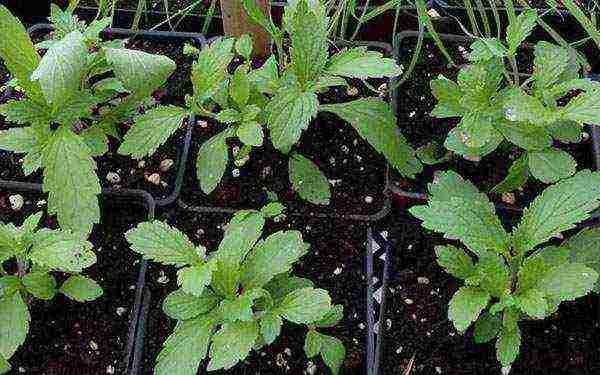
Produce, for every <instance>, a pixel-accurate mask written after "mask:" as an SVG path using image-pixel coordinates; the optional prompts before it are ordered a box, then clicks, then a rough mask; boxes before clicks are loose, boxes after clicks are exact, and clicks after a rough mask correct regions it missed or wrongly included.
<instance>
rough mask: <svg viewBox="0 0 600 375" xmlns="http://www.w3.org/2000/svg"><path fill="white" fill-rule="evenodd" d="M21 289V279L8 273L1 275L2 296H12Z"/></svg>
mask: <svg viewBox="0 0 600 375" xmlns="http://www.w3.org/2000/svg"><path fill="white" fill-rule="evenodd" d="M20 289H21V279H19V278H18V277H17V276H13V275H8V276H2V277H0V298H3V297H6V298H8V297H10V296H11V295H13V294H15V293H16V292H18V291H19V290H20Z"/></svg>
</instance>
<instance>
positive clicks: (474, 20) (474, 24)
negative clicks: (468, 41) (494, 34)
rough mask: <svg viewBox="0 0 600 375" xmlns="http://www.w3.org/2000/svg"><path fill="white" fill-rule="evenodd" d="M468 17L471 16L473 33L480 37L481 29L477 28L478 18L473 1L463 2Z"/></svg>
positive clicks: (466, 0)
mask: <svg viewBox="0 0 600 375" xmlns="http://www.w3.org/2000/svg"><path fill="white" fill-rule="evenodd" d="M463 4H464V6H465V10H466V11H467V16H469V22H470V23H471V33H472V34H473V35H475V36H480V35H481V33H480V32H479V27H478V26H477V18H476V17H475V11H474V10H473V4H472V3H471V0H463Z"/></svg>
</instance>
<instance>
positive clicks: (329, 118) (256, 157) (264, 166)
mask: <svg viewBox="0 0 600 375" xmlns="http://www.w3.org/2000/svg"><path fill="white" fill-rule="evenodd" d="M381 83H382V82H372V85H373V86H374V87H378V85H379V84H381ZM353 84H355V85H356V87H359V92H360V94H359V95H368V96H372V95H373V93H372V92H369V91H367V88H365V87H362V86H359V85H358V82H355V83H353ZM358 97H359V96H349V95H348V94H347V92H346V89H345V88H334V89H331V90H330V91H328V92H327V93H325V94H324V95H322V96H321V98H320V99H321V103H342V102H347V101H351V100H355V99H357V98H358ZM223 129H224V127H223V125H220V124H216V123H213V122H209V123H208V126H205V127H202V126H195V127H194V130H193V132H194V133H193V137H192V139H193V141H192V147H191V149H190V155H191V159H190V163H188V170H187V172H186V182H185V183H184V188H183V190H184V191H183V193H182V197H183V200H184V201H185V203H186V204H189V205H193V206H209V207H219V208H234V209H241V208H257V207H261V206H262V205H264V204H265V203H266V201H267V192H273V193H275V194H276V195H277V196H278V198H279V200H280V201H281V202H282V203H284V204H285V205H286V207H288V208H289V210H290V212H295V213H299V214H304V215H312V214H331V213H335V214H338V215H352V214H355V215H356V214H358V215H373V214H376V213H378V212H379V211H381V210H382V209H383V207H384V203H385V200H386V196H385V187H386V162H385V158H384V157H383V156H381V155H380V154H379V153H377V152H376V151H375V149H373V147H371V146H370V145H369V144H368V143H367V142H366V141H365V140H363V139H362V138H361V137H360V136H359V135H358V133H357V132H356V131H355V130H354V129H353V128H352V126H351V125H349V124H347V123H345V122H344V121H343V120H341V119H340V118H338V117H337V116H335V115H333V114H330V113H319V115H318V116H317V118H316V119H315V120H313V122H312V123H311V124H310V126H309V128H308V129H307V130H305V131H304V132H303V134H302V137H301V138H300V142H299V143H298V144H297V145H296V146H294V147H293V149H292V152H297V153H299V154H301V155H303V156H304V157H306V158H308V159H310V160H311V161H312V162H313V163H315V164H316V165H317V167H318V168H319V169H320V170H321V171H322V172H323V174H324V175H325V176H326V177H327V179H328V180H329V182H330V185H331V192H332V196H331V199H330V204H329V205H327V206H322V205H315V204H311V203H309V202H307V201H304V200H302V199H301V198H300V196H299V195H298V194H297V193H296V192H295V191H294V190H293V189H292V185H291V183H290V182H289V175H288V162H289V155H285V154H283V153H281V152H279V151H278V150H276V149H275V148H274V147H273V145H272V144H271V142H270V140H268V139H269V138H268V135H266V136H265V140H266V141H265V143H264V145H263V146H262V147H260V148H258V149H255V150H254V151H253V152H252V153H251V154H250V160H249V161H248V162H247V163H246V164H244V165H243V166H241V167H238V166H236V165H234V163H233V161H232V160H231V159H233V158H232V157H230V161H229V163H228V168H227V170H226V172H225V174H224V176H223V179H222V180H221V182H220V184H219V185H218V186H217V188H216V189H215V190H214V191H213V192H211V193H210V194H208V195H206V194H204V192H203V191H202V190H201V189H200V185H199V182H198V179H197V173H196V165H195V160H196V158H197V155H198V151H199V149H200V147H201V146H202V144H203V143H204V142H206V141H207V140H208V139H210V137H212V136H213V135H215V134H217V133H219V132H221V131H222V130H223ZM265 130H266V129H265ZM266 131H267V132H268V130H266ZM240 145H241V144H240V143H237V140H236V141H235V142H230V146H231V147H230V151H232V150H233V148H234V147H237V148H239V146H240Z"/></svg>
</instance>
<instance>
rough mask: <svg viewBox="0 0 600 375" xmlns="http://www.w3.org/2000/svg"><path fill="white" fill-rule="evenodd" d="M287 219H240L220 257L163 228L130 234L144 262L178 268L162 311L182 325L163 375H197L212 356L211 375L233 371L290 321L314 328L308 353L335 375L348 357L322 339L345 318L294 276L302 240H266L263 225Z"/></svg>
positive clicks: (170, 343)
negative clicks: (175, 287)
mask: <svg viewBox="0 0 600 375" xmlns="http://www.w3.org/2000/svg"><path fill="white" fill-rule="evenodd" d="M280 213H281V205H280V204H279V203H271V204H269V205H267V206H265V208H263V209H262V210H261V211H250V210H248V211H240V212H238V213H237V214H235V215H234V217H233V218H232V219H231V221H230V222H229V224H228V226H227V228H226V230H225V236H224V238H223V240H222V241H221V244H220V245H219V248H218V249H217V250H216V251H213V252H210V253H207V250H206V249H205V248H204V247H202V246H194V245H193V244H192V243H191V242H190V240H189V239H188V238H187V237H186V236H185V235H184V234H183V233H181V232H180V231H178V230H176V229H174V228H172V227H170V226H168V225H167V224H164V223H162V222H160V221H154V222H148V223H142V224H140V225H139V226H138V227H137V228H134V229H132V230H131V231H129V232H128V233H127V235H126V236H127V240H128V241H129V242H130V243H131V247H132V249H133V250H134V251H136V252H138V253H141V254H142V255H143V256H144V258H146V259H150V260H154V261H156V262H160V263H162V264H166V265H173V266H176V267H177V268H179V270H178V272H177V283H178V285H179V287H180V288H179V289H178V290H176V291H175V292H173V293H171V294H170V295H169V296H168V297H167V298H166V299H165V301H164V303H163V310H164V312H165V313H166V314H167V315H168V316H170V317H171V318H173V319H176V320H178V323H177V326H176V327H175V331H174V332H173V333H172V334H171V336H169V338H168V339H167V340H166V341H165V343H164V348H163V350H162V351H161V352H160V354H159V355H158V357H157V359H156V367H155V369H154V373H155V374H157V375H194V374H196V373H197V372H198V367H199V366H200V363H201V362H202V361H203V360H204V359H205V357H206V356H207V355H208V356H209V357H210V360H209V362H208V366H207V370H208V371H214V370H219V369H229V368H231V367H233V366H235V365H236V364H237V363H239V362H240V361H242V360H244V359H245V358H246V357H247V356H248V354H249V353H250V351H251V350H258V349H259V348H261V347H263V346H264V345H268V344H271V343H273V342H274V341H275V340H276V339H277V337H278V336H279V334H280V333H281V327H282V324H283V321H284V320H287V321H289V322H292V323H296V324H300V325H304V326H306V327H308V330H309V331H308V334H307V336H306V342H305V351H306V354H307V356H308V357H315V356H317V355H319V354H320V355H321V356H322V358H323V360H324V361H325V363H326V364H327V366H329V368H330V369H331V370H332V372H333V373H334V374H337V373H338V371H339V369H340V366H341V364H342V362H343V360H344V357H345V349H344V346H343V344H342V342H341V341H340V340H338V339H336V338H334V337H331V336H328V335H326V334H323V333H321V332H318V330H317V329H318V328H320V327H331V326H334V325H335V324H337V322H338V321H339V320H340V319H341V318H342V317H343V308H342V306H339V305H335V306H332V305H331V298H330V297H329V294H328V293H327V291H325V290H323V289H317V288H315V286H314V284H313V282H312V281H310V280H308V279H304V278H300V277H296V276H293V275H292V274H291V272H290V271H291V267H292V265H293V264H294V263H295V262H297V261H298V260H299V259H300V258H301V257H302V256H303V255H304V254H306V252H307V251H308V248H309V246H308V244H307V243H305V242H303V240H302V235H301V234H300V232H298V231H295V230H285V231H279V232H276V233H274V234H271V235H269V236H268V237H266V238H262V234H263V226H264V225H265V220H266V219H267V218H269V217H273V216H277V215H279V214H280Z"/></svg>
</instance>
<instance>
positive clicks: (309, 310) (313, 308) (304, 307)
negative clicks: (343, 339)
mask: <svg viewBox="0 0 600 375" xmlns="http://www.w3.org/2000/svg"><path fill="white" fill-rule="evenodd" d="M330 309H331V298H330V297H329V293H327V291H326V290H323V289H314V288H302V289H297V290H294V291H293V292H291V293H290V294H288V295H287V296H285V297H284V299H283V301H282V302H281V305H280V306H279V309H278V311H279V312H280V313H281V315H282V316H283V317H284V318H285V319H287V320H289V321H290V322H294V323H298V324H308V323H312V322H315V321H318V320H321V319H323V318H324V317H325V315H326V314H327V313H328V312H329V310H330Z"/></svg>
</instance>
